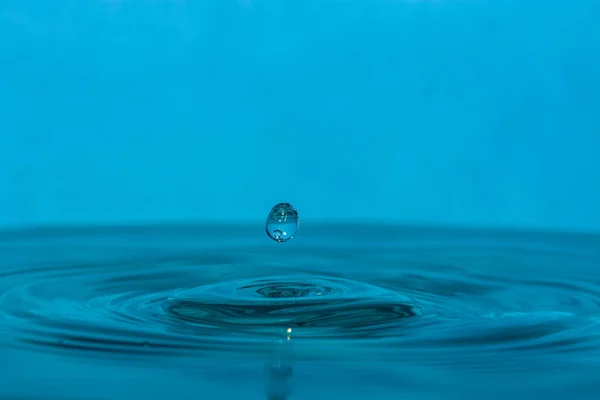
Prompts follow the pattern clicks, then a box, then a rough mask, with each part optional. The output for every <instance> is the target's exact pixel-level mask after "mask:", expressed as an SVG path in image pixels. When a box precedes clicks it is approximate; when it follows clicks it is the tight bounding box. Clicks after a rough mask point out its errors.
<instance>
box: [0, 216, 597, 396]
mask: <svg viewBox="0 0 600 400" xmlns="http://www.w3.org/2000/svg"><path fill="white" fill-rule="evenodd" d="M599 265H600V236H593V235H581V234H566V233H534V232H518V231H492V230H456V229H441V228H426V227H399V226H398V227H396V226H385V225H370V226H369V225H320V226H319V225H310V224H307V225H305V226H303V227H302V229H301V230H300V231H299V232H298V235H297V237H295V238H294V239H293V240H290V241H289V242H286V243H276V242H274V241H272V240H270V239H269V238H268V237H266V235H265V233H264V227H263V226H261V225H255V226H254V225H249V226H239V225H215V226H209V225H203V226H192V225H188V226H153V227H103V228H56V229H50V228H48V229H37V230H32V229H30V230H11V231H4V232H3V233H2V234H1V235H0V278H1V279H0V357H1V359H2V360H3V368H2V370H1V374H0V382H1V383H2V384H1V385H0V397H1V398H3V399H4V398H6V399H13V398H14V399H17V398H18V399H50V398H51V399H125V398H145V399H165V398H179V399H188V398H189V399H198V398H210V399H234V398H240V396H241V398H244V399H248V400H250V399H315V400H316V399H341V398H346V399H366V398H377V399H482V398H486V399H506V398H507V396H510V398H512V399H530V398H532V396H540V397H541V396H544V398H548V399H564V398H567V397H568V396H574V397H576V398H578V399H592V398H597V390H598V389H600V382H599V381H598V368H599V367H600V329H599V325H598V322H599V320H600V313H599V309H600V308H599V306H600V274H599V273H598V266H599Z"/></svg>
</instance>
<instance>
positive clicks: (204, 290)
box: [166, 275, 422, 338]
mask: <svg viewBox="0 0 600 400" xmlns="http://www.w3.org/2000/svg"><path fill="white" fill-rule="evenodd" d="M166 309H167V311H168V312H169V313H170V314H172V315H174V316H176V317H177V318H180V319H181V321H182V322H183V323H186V324H192V325H195V326H202V327H225V328H227V329H228V330H236V331H239V332H247V333H263V334H264V333H268V332H272V331H273V328H274V327H280V328H282V329H284V328H303V329H301V330H299V331H298V332H299V334H300V335H302V336H304V337H317V336H321V337H326V336H328V335H331V337H340V336H344V337H354V338H356V337H368V336H369V335H375V334H377V335H382V334H383V332H382V330H389V329H391V328H393V327H396V326H397V324H398V323H400V322H401V321H402V320H403V319H406V318H411V317H415V316H417V315H419V314H420V313H421V312H422V311H421V310H420V307H419V306H418V304H417V303H416V301H414V300H412V299H410V298H408V297H406V296H403V295H401V294H398V293H396V292H393V291H391V290H386V289H383V288H379V287H376V286H373V285H368V284H362V283H359V282H353V281H350V280H346V279H335V278H324V277H318V276H310V275H309V276H287V277H271V278H268V279H256V280H251V281H247V280H241V281H231V282H225V283H217V284H213V285H207V286H203V287H199V288H194V289H191V290H186V291H183V292H180V293H177V294H176V295H174V296H172V297H171V298H170V299H169V301H168V302H167V304H166ZM309 328H310V329H309Z"/></svg>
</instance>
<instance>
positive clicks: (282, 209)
mask: <svg viewBox="0 0 600 400" xmlns="http://www.w3.org/2000/svg"><path fill="white" fill-rule="evenodd" d="M299 225H300V219H299V218H298V211H296V209H295V208H294V206H292V205H291V204H290V203H279V204H276V205H275V206H274V207H273V208H272V209H271V211H270V212H269V216H268V217H267V223H266V230H267V235H269V237H270V238H271V239H273V240H274V241H276V242H286V241H288V240H290V239H291V238H292V237H293V236H294V234H295V233H296V231H297V230H298V226H299Z"/></svg>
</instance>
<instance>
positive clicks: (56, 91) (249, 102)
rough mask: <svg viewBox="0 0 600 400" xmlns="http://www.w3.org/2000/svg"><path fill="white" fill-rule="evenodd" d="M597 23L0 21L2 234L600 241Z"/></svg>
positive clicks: (251, 7)
mask: <svg viewBox="0 0 600 400" xmlns="http://www.w3.org/2000/svg"><path fill="white" fill-rule="evenodd" d="M598 21H600V2H599V1H597V0H578V1H564V0H563V1H556V0H544V1H541V0H540V1H525V0H519V1H517V0H502V1H500V0H488V1H485V0H473V1H450V0H448V1H393V0H387V1H375V0H372V1H363V0H360V1H359V0H356V1H330V0H318V1H317V0H308V1H297V2H292V1H267V0H244V1H242V0H239V1H235V0H206V1H193V2H186V1H166V0H164V1H159V0H155V1H150V0H146V1H134V0H123V1H117V0H113V1H98V0H88V1H67V0H56V1H33V0H2V1H0V226H4V227H9V226H16V225H40V224H98V223H102V224H110V223H143V222H147V223H153V222H166V221H169V222H171V221H172V222H203V221H228V222H240V223H242V222H250V221H263V220H264V218H266V215H267V212H268V210H269V208H270V207H271V206H272V205H273V204H274V203H276V202H278V201H290V202H293V203H294V204H295V205H296V206H297V207H298V209H299V211H300V213H301V217H302V218H303V219H304V220H307V221H309V220H313V221H318V222H326V221H333V220H353V221H387V222H399V223H426V224H450V225H468V226H485V227H491V226H507V227H517V228H542V229H567V230H594V231H599V230H600V160H599V159H598V156H597V154H598V152H599V149H600V23H599V22H598Z"/></svg>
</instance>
